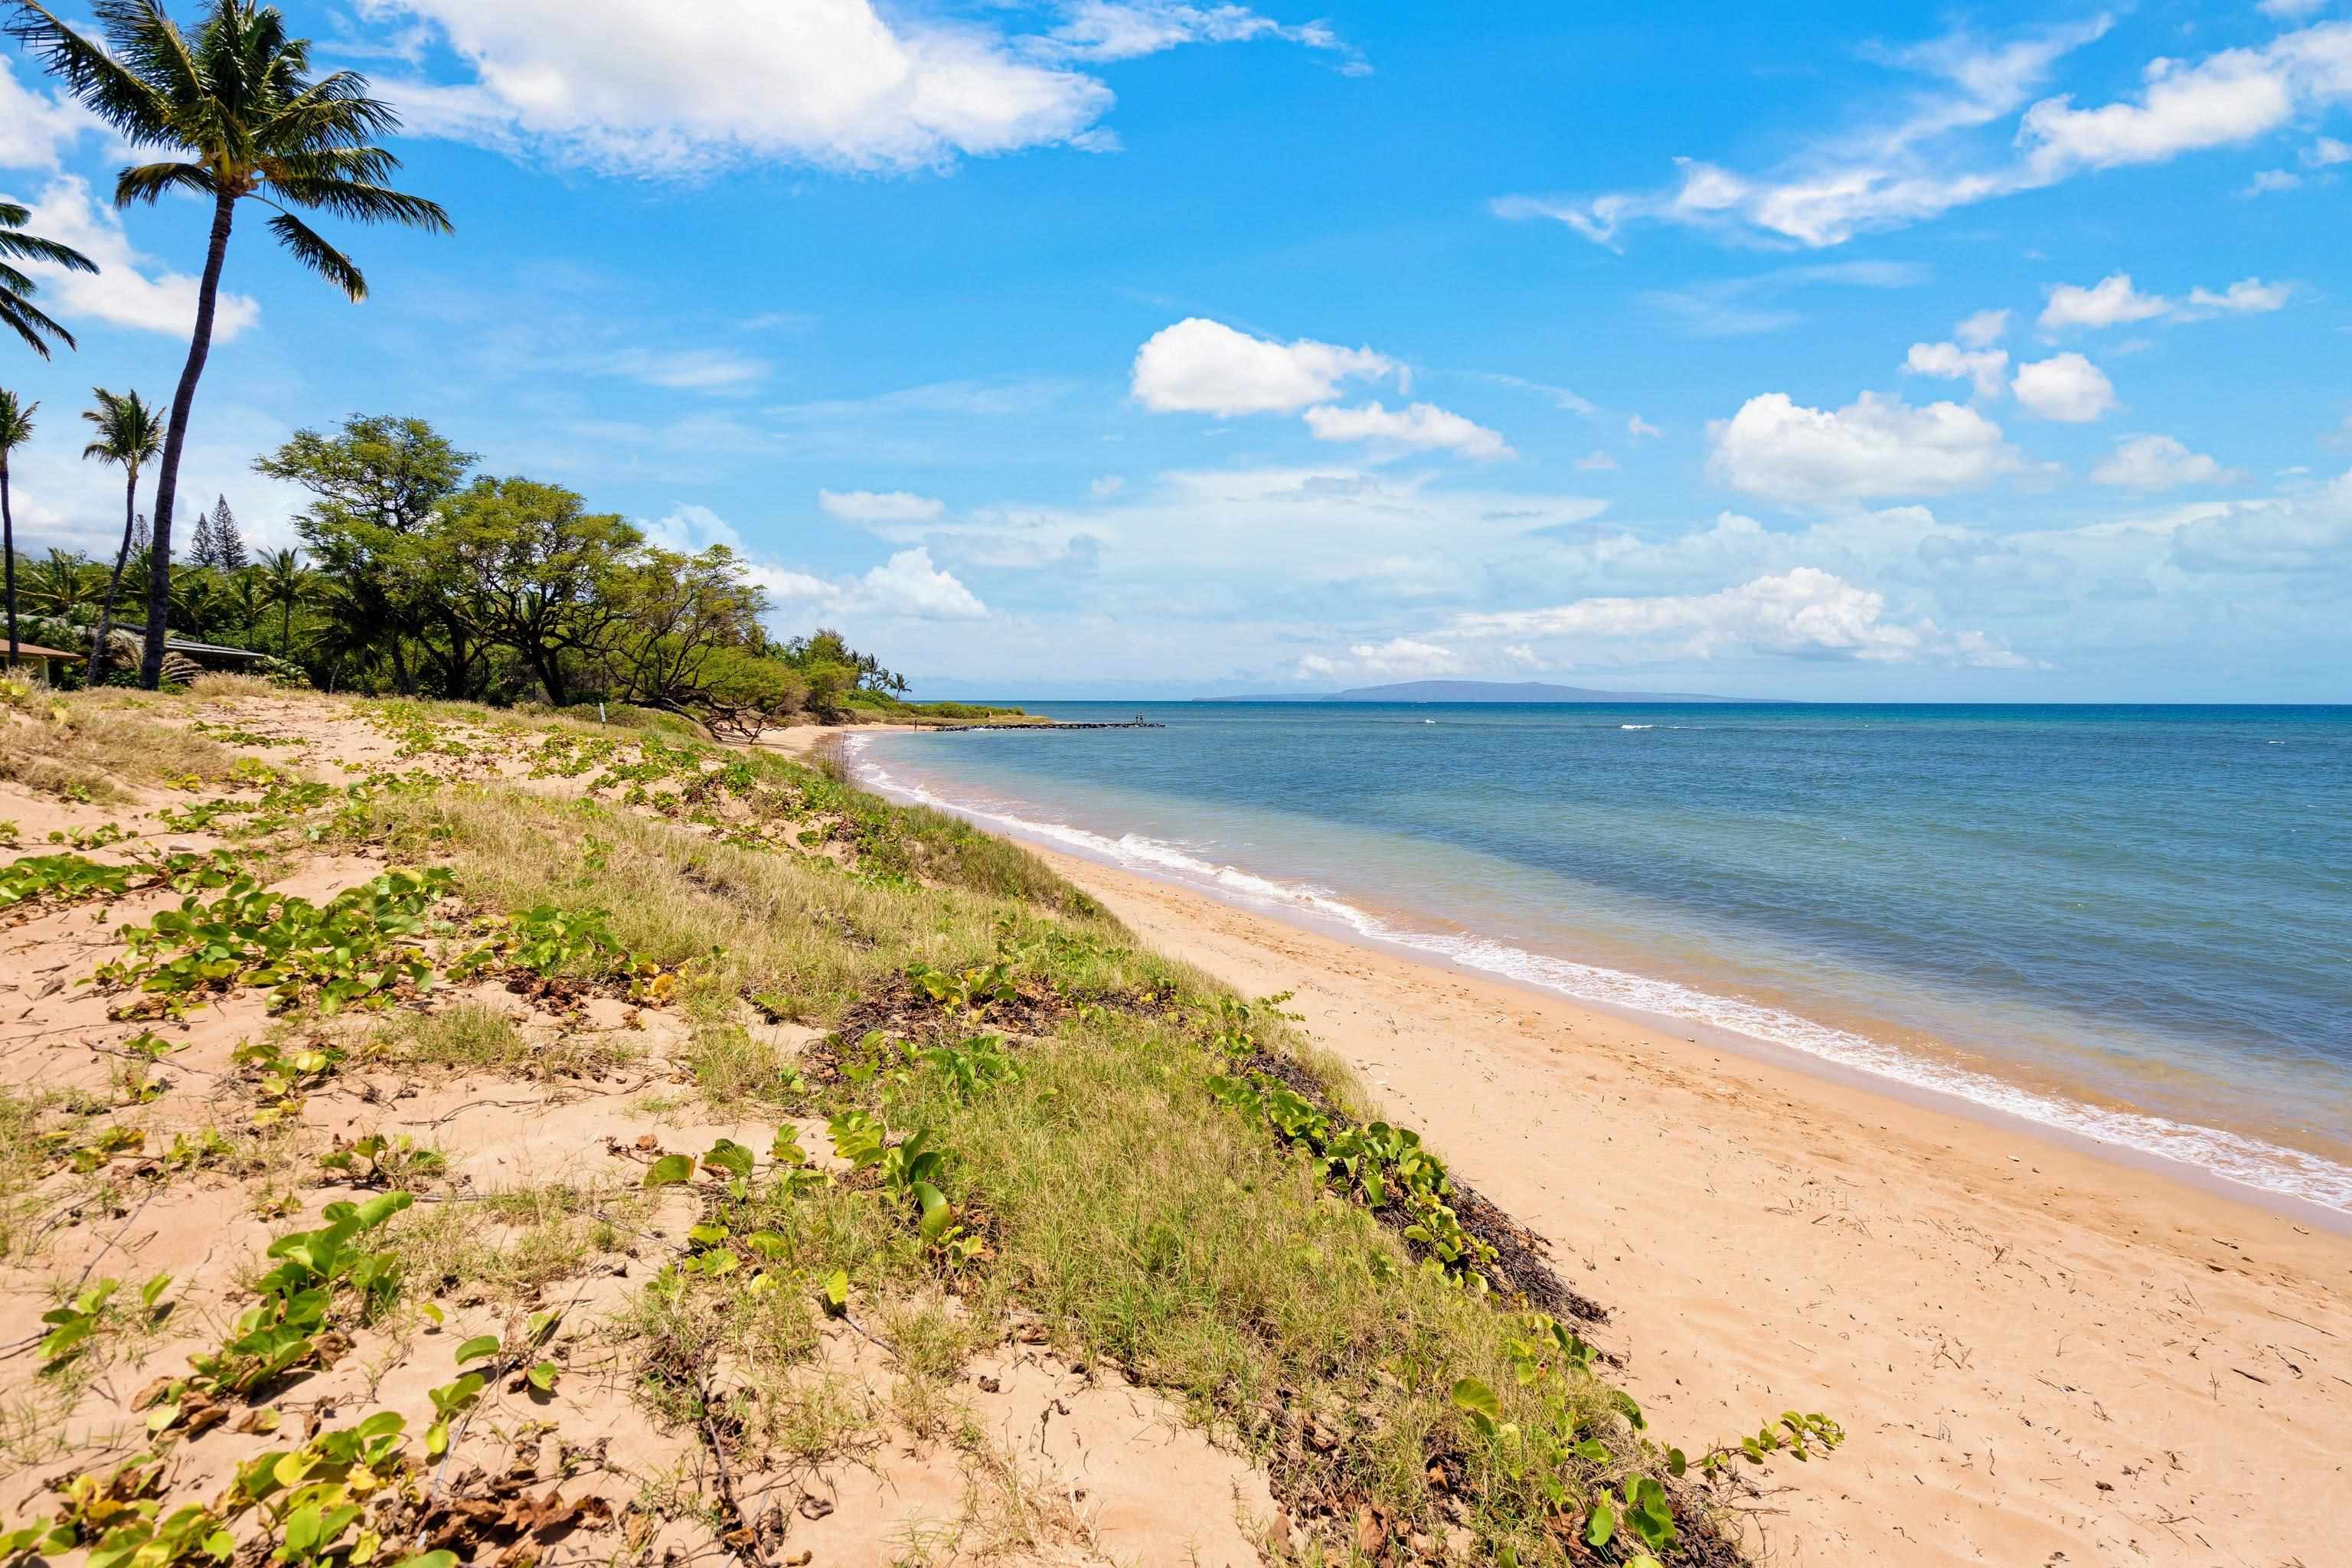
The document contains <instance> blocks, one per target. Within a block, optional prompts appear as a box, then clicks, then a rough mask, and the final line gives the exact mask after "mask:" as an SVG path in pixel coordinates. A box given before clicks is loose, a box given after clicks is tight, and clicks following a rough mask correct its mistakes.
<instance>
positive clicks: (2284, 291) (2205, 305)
mask: <svg viewBox="0 0 2352 1568" xmlns="http://www.w3.org/2000/svg"><path fill="white" fill-rule="evenodd" d="M2293 294H2294V289H2293V288H2292V287H2290V286H2289V285H2287V284H2284V283H2265V282H2263V280H2262V279H2259V278H2242V279H2239V280H2238V281H2237V282H2235V283H2232V284H2231V285H2230V286H2229V287H2228V288H2227V289H2222V290H2221V292H2220V293H2218V294H2217V293H2215V292H2214V291H2213V290H2212V289H2190V290H2189V306H2188V309H2186V310H2183V311H2182V312H2181V314H2182V316H2183V317H2184V318H2189V317H2193V316H2195V315H2197V314H2199V313H2200V312H2203V311H2209V310H2219V311H2223V312H2226V313H2228V314H2230V315H2237V316H2242V315H2258V314H2262V313H2263V312H2265V311H2270V310H2284V308H2285V306H2286V302H2287V300H2288V299H2289V298H2290V297H2291V296H2292V295H2293Z"/></svg>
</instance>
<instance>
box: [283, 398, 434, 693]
mask: <svg viewBox="0 0 2352 1568" xmlns="http://www.w3.org/2000/svg"><path fill="white" fill-rule="evenodd" d="M253 466H254V468H255V469H256V470H257V471H258V472H260V473H264V474H267V475H268V476H269V477H270V478H272V479H285V480H288V481H289V482H290V483H293V484H297V485H299V486H301V487H302V488H303V489H306V490H309V491H310V494H311V496H312V497H313V498H315V499H313V500H312V501H311V503H310V506H308V507H307V508H305V509H304V510H302V511H300V512H299V513H298V514H297V515H296V516H295V519H294V523H295V526H296V527H297V528H298V529H299V530H300V531H301V534H302V540H303V542H304V543H305V544H307V545H309V546H310V556H311V559H312V560H313V561H314V562H315V563H317V565H318V568H319V570H320V571H322V572H324V573H325V574H327V575H328V576H330V577H331V578H333V579H334V580H335V581H336V582H338V583H339V584H341V585H342V587H343V590H344V592H343V594H342V595H340V596H339V599H338V602H339V603H340V602H364V604H365V608H366V613H365V615H364V616H363V619H364V620H365V622H366V623H367V624H368V625H369V626H373V627H376V628H379V629H380V630H381V629H382V628H387V627H388V628H391V630H390V632H389V633H388V634H387V635H388V637H389V641H379V642H377V643H373V644H371V647H372V648H373V654H374V655H377V656H381V657H382V658H383V659H384V660H385V661H386V662H388V663H389V665H390V667H391V668H392V671H393V678H394V682H395V684H396V685H397V686H398V687H399V689H401V690H403V691H411V690H414V689H415V685H414V684H413V682H412V680H411V678H410V674H409V668H408V659H407V654H406V651H405V646H404V640H405V639H411V638H414V639H417V646H418V647H421V648H422V649H423V650H424V652H425V657H426V658H428V659H429V660H430V661H431V662H432V663H433V664H434V665H435V667H436V680H435V684H436V686H437V687H438V689H439V690H440V692H441V695H443V696H445V697H461V698H462V697H470V696H473V695H475V692H476V689H477V686H478V679H477V671H476V665H477V663H478V657H477V656H478V651H479V650H478V647H477V646H476V639H475V635H474V630H473V627H472V626H471V625H470V624H468V623H467V620H466V619H465V617H464V616H462V615H461V614H460V613H459V612H458V609H457V600H456V597H455V594H454V585H455V578H454V575H453V571H452V565H451V563H449V562H448V561H447V560H446V558H444V557H443V556H441V555H440V554H439V553H438V552H436V551H435V550H434V549H433V548H432V546H431V543H430V542H429V541H428V539H427V538H426V534H427V531H428V530H430V529H431V527H432V526H433V521H434V514H435V511H436V509H437V508H438V507H439V506H440V505H441V503H442V502H443V501H444V500H447V499H448V497H449V496H451V495H452V494H454V493H455V492H456V491H457V487H458V486H459V485H460V484H462V483H464V481H465V478H466V470H467V469H468V468H472V467H473V466H474V454H473V453H471V452H461V451H459V450H457V448H456V447H453V446H451V445H450V444H449V442H448V440H447V438H446V437H443V436H442V435H441V434H440V433H439V432H437V431H436V430H435V429H434V428H433V426H430V425H427V424H426V423H425V421H424V420H422V419H405V418H400V417H397V416H392V415H385V414H373V415H356V414H355V415H353V416H351V417H350V418H348V419H346V420H344V421H343V424H342V428H341V429H340V430H339V431H337V432H336V433H334V434H333V435H322V434H320V432H318V431H316V430H298V431H296V432H295V433H294V438H293V439H292V440H290V441H289V442H287V443H286V444H285V445H284V446H282V447H278V450H277V451H275V452H271V453H267V454H264V455H263V456H261V457H259V458H255V459H254V462H253ZM428 633H430V634H434V636H435V637H436V638H437V640H427V634H428Z"/></svg>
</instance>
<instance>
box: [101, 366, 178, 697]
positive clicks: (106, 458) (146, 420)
mask: <svg viewBox="0 0 2352 1568" xmlns="http://www.w3.org/2000/svg"><path fill="white" fill-rule="evenodd" d="M89 390H90V395H91V396H93V397H95V398H97V399H98V406H97V407H95V408H85V409H83V410H82V413H81V416H82V417H83V418H84V419H87V420H89V422H90V423H91V424H92V425H95V426H98V439H97V440H95V441H92V442H91V443H90V444H89V446H87V447H83V448H82V449H81V455H82V456H83V457H85V458H97V459H98V460H99V461H100V462H101V463H120V464H121V465H122V548H121V549H120V550H118V551H116V552H114V575H112V576H111V577H109V578H108V579H107V580H106V603H105V604H104V605H102V606H101V607H100V610H99V612H98V635H97V636H96V637H92V638H91V639H90V644H89V677H88V679H89V684H90V685H92V686H96V685H97V684H98V681H99V677H100V674H101V672H102V671H103V670H104V668H105V664H106V636H107V633H108V632H109V631H110V630H112V629H113V626H114V596H115V595H117V594H119V593H121V591H122V568H123V566H124V564H125V563H128V562H129V561H130V559H131V529H132V527H133V526H134V525H135V524H136V523H137V521H138V517H139V470H140V469H141V468H145V467H146V466H147V461H148V459H149V458H152V457H154V455H155V453H156V450H157V448H159V447H162V446H163V426H161V425H158V424H157V423H156V422H155V410H154V409H152V408H151V407H149V406H148V405H147V404H146V402H145V401H144V400H143V399H142V398H141V397H140V395H139V394H138V393H136V392H126V393H124V394H123V395H121V396H120V397H117V396H116V395H114V394H113V393H110V392H109V391H107V390H106V388H104V387H102V386H93V387H91V388H90V389H89ZM147 636H148V639H149V640H150V641H151V642H152V643H153V644H154V645H155V646H156V647H163V637H162V636H161V635H159V634H158V633H156V632H155V631H153V630H152V628H151V629H150V630H149V632H148V634H147Z"/></svg>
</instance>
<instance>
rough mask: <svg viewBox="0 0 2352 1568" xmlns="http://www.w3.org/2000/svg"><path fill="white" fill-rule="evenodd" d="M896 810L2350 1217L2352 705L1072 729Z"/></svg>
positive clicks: (1476, 708)
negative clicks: (942, 816)
mask: <svg viewBox="0 0 2352 1568" xmlns="http://www.w3.org/2000/svg"><path fill="white" fill-rule="evenodd" d="M1032 707H1033V709H1034V710H1040V711H1045V712H1049V713H1051V714H1053V715H1055V717H1059V718H1065V719H1105V718H1120V719H1124V718H1129V717H1132V716H1135V715H1137V714H1141V715H1142V716H1143V717H1146V718H1149V719H1151V720H1153V721H1158V722H1160V723H1162V724H1164V725H1165V726H1166V728H1164V729H1146V730H1098V731H1064V732H1059V733H1043V732H1027V733H1023V732H1006V731H998V732H989V731H967V732H959V733H943V734H934V735H923V736H874V737H860V738H858V739H857V740H856V742H853V750H852V763H853V766H854V767H855V768H856V770H857V771H858V772H859V773H861V774H862V775H863V777H864V778H865V779H866V782H867V783H868V784H869V785H871V786H872V787H875V788H877V789H879V790H881V791H883V792H884V793H886V794H891V795H897V796H898V797H899V798H902V799H912V800H922V801H928V802H930V803H933V804H936V805H942V806H945V807H948V808H950V809H952V810H956V811H959V812H961V813H963V814H964V815H967V816H971V817H972V818H973V819H975V820H977V821H980V822H982V823H984V824H986V825H988V826H992V827H994V828H997V829H1000V830H1003V831H1007V832H1010V833H1012V834H1013V835H1015V836H1018V837H1030V838H1033V839H1035V840H1037V841H1040V842H1043V843H1047V844H1050V845H1053V846H1055V847H1060V848H1064V849H1069V850H1074V851H1076V852H1077V853H1080V854H1083V855H1088V856H1092V857H1094V858H1098V859H1102V860H1106V861H1109V862H1113V863H1116V864H1118V865H1122V866H1127V867H1129V868H1134V869H1137V870H1140V871H1144V872H1148V873H1150V874H1153V875H1156V876H1160V877H1164V878H1169V879H1174V880H1177V881H1181V882H1185V883H1190V884H1192V885H1195V886H1197V887H1200V888H1202V889H1205V890H1208V891H1211V892H1213V893H1216V894H1218V895H1219V896H1221V897H1223V898H1227V899H1231V900H1238V901H1241V902H1244V903H1245V904H1249V905H1253V906H1255V907H1257V908H1260V909H1263V910H1266V911H1268V912H1272V913H1276V914H1278V915H1282V916H1285V917H1286V918H1289V919H1293V920H1296V921H1305V922H1307V923H1309V924H1314V925H1319V926H1322V927H1325V928H1327V929H1332V930H1337V931H1342V932H1346V933H1351V934H1353V935H1355V936H1358V937H1360V938H1363V939H1367V940H1370V941H1373V942H1380V943H1382V944H1386V945H1390V946H1392V947H1396V948H1399V949H1402V950H1405V951H1407V952H1414V953H1419V954H1422V955H1423V956H1426V957H1429V958H1433V959H1437V960H1442V961H1444V962H1447V963H1454V964H1458V965H1461V966H1464V967H1465V968H1468V969H1472V970H1477V971H1482V972H1486V973H1491V974H1494V975H1497V976H1501V977H1504V978H1507V979H1509V980H1512V981H1516V982H1519V983H1521V984H1527V985H1531V986H1536V987H1540V988H1543V989H1546V990H1550V991H1554V992H1558V993H1560V994H1566V995H1569V996H1573V997H1576V998H1580V999H1581V1000H1583V1001H1586V1002H1590V1003H1593V1004H1596V1005H1601V1006H1602V1007H1606V1008H1609V1009H1612V1010H1615V1011H1620V1012H1625V1013H1631V1014H1634V1015H1638V1016H1643V1017H1647V1018H1651V1019H1666V1020H1673V1021H1678V1022H1684V1023H1688V1024H1693V1025H1699V1026H1706V1028H1707V1029H1709V1030H1711V1031H1716V1032H1719V1033H1721V1034H1723V1035H1727V1036H1733V1037H1744V1038H1745V1039H1747V1040H1749V1041H1753V1042H1757V1043H1758V1045H1759V1049H1763V1050H1766V1051H1769V1052H1777V1053H1795V1054H1796V1056H1797V1057H1799V1058H1806V1059H1810V1060H1812V1061H1815V1062H1819V1063H1822V1064H1828V1065H1830V1066H1832V1067H1834V1068H1841V1069H1845V1070H1848V1071H1852V1072H1858V1073H1861V1074H1864V1075H1868V1076H1869V1077H1871V1078H1874V1079H1883V1080H1889V1081H1890V1083H1891V1084H1895V1085H1902V1086H1907V1088H1908V1089H1913V1090H1924V1091H1928V1092H1931V1093H1934V1094H1941V1095H1950V1096H1955V1097H1958V1099H1959V1100H1963V1101H1965V1102H1967V1103H1968V1104H1969V1105H1971V1106H1974V1107H1978V1108H1980V1109H1982V1110H1988V1111H1993V1112H2000V1113H2004V1114H2007V1115H2011V1116H2016V1117H2021V1118H2024V1119H2026V1120H2028V1121H2033V1122H2038V1123H2041V1124H2042V1125H2043V1126H2046V1127H2049V1128H2053V1129H2056V1130H2059V1131H2064V1132H2070V1133H2074V1134H2078V1135H2081V1136H2084V1137H2087V1138H2090V1139H2093V1140H2095V1141H2098V1142H2103V1143H2106V1144H2109V1145H2113V1146H2116V1147H2117V1148H2119V1149H2124V1150H2130V1151H2136V1152H2138V1153H2139V1154H2142V1155H2147V1156H2152V1157H2156V1158H2158V1159H2163V1160H2169V1161H2178V1162H2181V1163H2186V1164H2188V1165H2189V1166H2193V1167H2196V1168H2197V1169H2199V1170H2200V1171H2202V1172H2205V1173H2210V1174H2211V1175H2213V1176H2217V1177H2220V1178H2222V1179H2224V1180H2226V1181H2229V1182H2232V1183H2237V1184H2243V1185H2245V1186H2247V1187H2251V1188H2253V1189H2256V1190H2257V1191H2258V1192H2260V1193H2265V1194H2275V1195H2278V1196H2283V1197H2290V1198H2297V1199H2304V1200H2307V1201H2310V1202H2314V1203H2317V1204H2321V1205H2326V1206H2329V1207H2333V1208H2336V1209H2341V1210H2347V1211H2352V708H2258V707H2214V708H2190V707H2088V706H2084V707H2072V706H2069V707H1950V706H1919V707H1899V706H1877V705H1869V706H1863V705H1836V706H1829V705H1810V704H1777V703H1776V704H1769V705H1748V704H1739V705H1718V704H1671V705H1659V706H1646V705H1642V706H1636V705H1630V704H1619V703H1610V704H1592V705H1581V704H1579V705H1557V706H1555V705H1542V706H1534V705H1528V706H1518V705H1511V706H1495V705H1483V704H1480V705H1434V704H1430V705H1423V704H1410V705H1408V704H1377V705H1373V704H1354V703H1348V704H1339V703H1162V704H1146V705H1143V706H1141V707H1140V708H1139V707H1138V706H1137V705H1136V704H1133V703H1122V704H1100V703H1078V702H1069V703H1043V704H1033V705H1032Z"/></svg>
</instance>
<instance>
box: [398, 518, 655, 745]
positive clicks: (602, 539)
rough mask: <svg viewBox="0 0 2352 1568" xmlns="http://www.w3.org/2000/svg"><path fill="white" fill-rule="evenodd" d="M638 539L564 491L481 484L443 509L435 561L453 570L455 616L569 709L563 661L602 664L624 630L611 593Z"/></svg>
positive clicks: (620, 603)
mask: <svg viewBox="0 0 2352 1568" xmlns="http://www.w3.org/2000/svg"><path fill="white" fill-rule="evenodd" d="M643 543H644V538H643V536H642V535H641V534H639V533H638V532H637V531H636V530H635V529H634V528H631V527H630V526H629V525H628V524H627V523H625V522H624V521H621V517H620V514H619V513H617V512H591V511H590V510H588V508H587V503H586V502H585V501H584V500H582V499H581V497H580V496H579V495H578V493H576V492H575V491H572V490H568V489H564V488H563V487H562V486H561V485H549V484H541V483H540V482H539V481H537V480H535V479H490V478H488V477H487V476H486V477H484V478H482V479H476V480H475V481H474V482H473V483H472V484H471V485H470V486H468V487H467V488H466V489H463V490H460V491H458V492H457V494H456V495H455V496H453V497H451V498H450V499H449V500H448V502H447V503H446V505H445V506H444V507H443V508H442V510H441V520H440V527H439V529H438V531H437V538H436V553H440V554H443V555H444V556H445V558H446V559H449V560H452V561H454V562H456V563H457V568H458V575H459V587H458V599H457V604H458V605H459V608H458V610H457V614H458V615H459V616H461V617H462V618H464V619H465V620H466V621H467V622H468V623H469V624H470V625H471V626H473V628H474V629H475V631H476V632H477V634H478V635H479V636H480V637H482V638H483V639H484V640H486V641H489V642H494V643H497V644H499V645H500V646H501V647H509V648H512V649H513V650H514V651H515V653H516V654H517V655H518V656H520V658H521V659H522V661H523V663H524V665H525V666H526V667H528V668H530V672H531V674H533V675H534V676H536V677H538V678H539V683H540V685H541V688H542V689H544V690H545V691H546V692H547V700H549V701H550V702H551V703H553V704H554V705H555V706H556V707H558V708H561V707H563V706H564V705H565V704H566V703H567V702H568V701H569V700H571V692H572V682H571V678H570V676H569V674H568V673H567V671H566V669H565V660H566V658H567V657H571V658H577V659H580V660H586V661H601V660H602V659H603V658H604V655H605V654H606V653H608V652H609V651H610V649H611V647H612V640H613V638H614V634H615V633H616V632H617V631H619V630H620V629H622V628H623V627H625V625H626V620H627V615H628V610H627V607H626V605H625V596H624V595H621V594H618V593H616V592H614V588H615V587H616V585H617V584H618V582H619V579H620V575H621V574H622V572H623V571H624V570H625V568H627V567H629V566H631V565H634V564H635V562H636V559H637V552H638V550H639V548H640V546H641V545H642V544H643Z"/></svg>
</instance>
